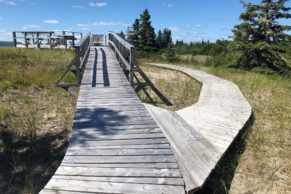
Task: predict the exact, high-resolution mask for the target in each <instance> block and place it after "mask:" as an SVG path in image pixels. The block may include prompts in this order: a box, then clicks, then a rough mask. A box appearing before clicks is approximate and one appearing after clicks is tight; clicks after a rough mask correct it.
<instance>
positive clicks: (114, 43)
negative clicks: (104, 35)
mask: <svg viewBox="0 0 291 194" xmlns="http://www.w3.org/2000/svg"><path fill="white" fill-rule="evenodd" d="M108 45H109V46H110V47H111V48H112V49H113V50H114V51H115V53H116V55H117V59H118V60H119V61H120V62H121V63H122V64H123V66H122V67H123V69H124V70H125V71H128V72H129V81H130V83H131V85H133V79H134V72H133V71H134V68H135V66H136V63H135V47H134V46H133V45H131V44H130V43H128V42H126V41H125V40H123V39H122V38H121V37H120V36H119V35H118V34H116V33H113V32H109V33H108Z"/></svg>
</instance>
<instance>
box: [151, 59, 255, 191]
mask: <svg viewBox="0 0 291 194" xmlns="http://www.w3.org/2000/svg"><path fill="white" fill-rule="evenodd" d="M152 65H155V66H158V67H163V68H168V69H172V70H176V71H180V72H183V73H185V74H187V75H188V76H191V77H192V78H194V79H196V80H198V81H199V82H200V83H201V84H202V89H201V93H200V98H199V101H198V102H197V103H196V104H194V105H192V106H190V107H187V108H185V109H182V110H179V111H177V112H172V111H167V110H164V109H161V108H157V107H154V106H151V105H146V106H147V108H148V110H149V111H150V112H151V114H152V116H153V117H154V118H155V120H156V122H157V123H158V124H159V126H160V127H161V129H162V130H163V132H164V133H165V134H166V136H167V138H168V140H169V141H170V143H171V146H172V147H173V149H174V152H175V155H176V158H177V160H178V164H179V167H180V169H181V172H182V175H183V178H184V181H185V186H186V191H187V192H193V191H195V190H198V189H199V188H201V187H202V186H203V184H204V183H205V181H206V180H207V178H208V177H209V175H210V173H211V172H212V170H213V169H214V168H215V166H216V164H217V163H218V162H219V160H220V159H221V158H222V156H223V155H224V153H225V152H226V151H227V149H228V148H229V146H230V145H231V143H232V142H233V141H234V139H235V137H236V136H237V135H238V133H239V132H240V131H241V130H242V129H243V128H244V126H245V125H246V123H247V121H248V120H249V118H250V116H251V113H252V111H251V106H250V105H249V103H248V102H247V100H246V99H245V97H244V96H243V94H242V93H241V91H240V90H239V88H238V87H237V86H236V85H235V84H234V83H232V82H229V81H227V80H224V79H221V78H218V77H216V76H213V75H210V74H208V73H205V72H203V71H199V70H194V69H191V68H187V67H182V66H175V65H167V64H152Z"/></svg>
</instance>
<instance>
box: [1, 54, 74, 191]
mask: <svg viewBox="0 0 291 194" xmlns="http://www.w3.org/2000/svg"><path fill="white" fill-rule="evenodd" d="M72 57H73V53H72V52H70V51H64V50H28V49H23V50H22V49H0V59H1V60H0V67H1V68H0V77H1V79H0V96H1V98H0V161H1V165H0V193H37V192H38V191H39V190H40V189H42V187H43V186H44V185H45V184H46V182H47V181H48V180H49V178H50V177H51V176H52V174H53V173H54V171H55V169H56V168H57V166H58V165H59V163H60V162H61V160H62V158H63V156H64V154H65V150H66V146H67V142H68V136H69V134H70V133H69V132H70V130H71V125H72V117H73V112H74V107H75V99H74V98H73V97H72V96H70V95H69V94H68V93H66V92H65V91H63V90H62V89H60V88H55V82H56V80H57V78H58V77H59V76H60V75H61V74H62V73H63V71H64V69H65V67H66V64H67V63H68V62H69V61H70V60H71V59H72Z"/></svg>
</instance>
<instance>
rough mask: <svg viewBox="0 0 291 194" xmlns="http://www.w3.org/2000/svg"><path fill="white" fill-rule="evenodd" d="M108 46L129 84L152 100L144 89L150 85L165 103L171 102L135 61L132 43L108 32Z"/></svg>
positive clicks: (169, 103)
mask: <svg viewBox="0 0 291 194" xmlns="http://www.w3.org/2000/svg"><path fill="white" fill-rule="evenodd" d="M108 46H109V47H111V48H112V49H113V51H114V52H115V54H116V58H117V59H118V61H119V62H120V64H121V67H122V68H123V70H124V72H125V73H126V75H127V77H128V79H129V82H130V84H131V85H132V87H134V89H135V91H136V92H137V93H138V92H139V91H141V90H143V91H144V93H145V95H146V96H147V97H148V98H149V99H150V100H151V101H153V99H152V98H151V96H150V95H149V93H148V92H147V90H146V88H147V87H150V88H151V89H152V90H153V91H154V92H155V93H156V95H157V96H158V97H159V98H160V99H161V100H162V101H163V102H164V103H165V104H167V105H172V103H171V102H170V101H169V100H168V99H167V98H166V97H165V96H164V95H163V94H162V93H161V92H160V91H159V90H158V89H157V88H156V87H155V86H154V84H153V83H152V82H151V80H150V79H149V78H148V77H147V75H146V74H145V73H144V71H143V70H142V69H141V68H140V66H139V65H138V63H137V62H136V50H135V47H134V46H133V45H131V44H130V43H128V42H127V41H125V40H124V39H123V38H121V37H120V36H119V35H118V34H116V33H113V32H109V33H108Z"/></svg>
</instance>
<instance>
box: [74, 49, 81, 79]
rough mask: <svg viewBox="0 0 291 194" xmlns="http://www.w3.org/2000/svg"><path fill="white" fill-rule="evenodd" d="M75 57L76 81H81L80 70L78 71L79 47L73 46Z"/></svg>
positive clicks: (79, 62)
mask: <svg viewBox="0 0 291 194" xmlns="http://www.w3.org/2000/svg"><path fill="white" fill-rule="evenodd" d="M75 58H76V70H77V82H78V84H80V83H81V72H80V65H81V61H80V47H75Z"/></svg>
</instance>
